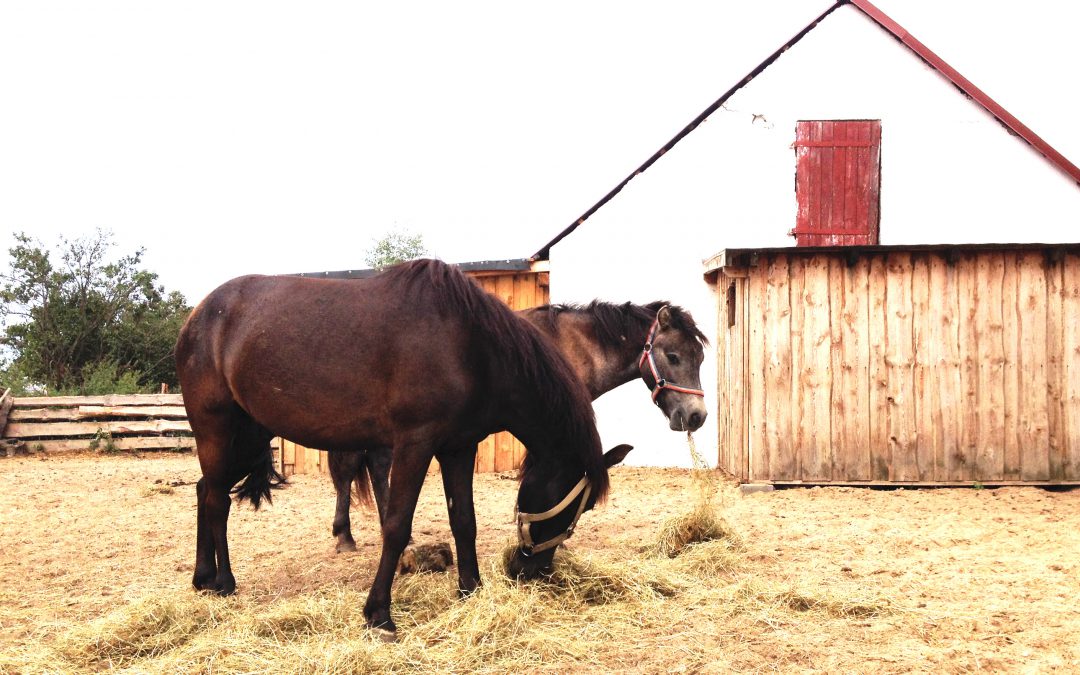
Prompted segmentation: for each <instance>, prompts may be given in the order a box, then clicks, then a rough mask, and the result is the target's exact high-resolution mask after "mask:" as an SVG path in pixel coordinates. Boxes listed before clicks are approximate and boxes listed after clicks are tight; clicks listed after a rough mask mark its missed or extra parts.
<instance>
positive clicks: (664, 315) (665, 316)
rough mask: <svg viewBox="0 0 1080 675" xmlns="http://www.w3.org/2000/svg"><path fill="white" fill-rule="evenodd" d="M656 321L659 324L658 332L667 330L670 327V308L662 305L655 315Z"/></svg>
mask: <svg viewBox="0 0 1080 675" xmlns="http://www.w3.org/2000/svg"><path fill="white" fill-rule="evenodd" d="M656 321H657V323H659V324H660V330H667V329H668V327H670V326H671V307H668V306H667V305H664V306H663V307H661V308H660V311H659V312H657V313H656Z"/></svg>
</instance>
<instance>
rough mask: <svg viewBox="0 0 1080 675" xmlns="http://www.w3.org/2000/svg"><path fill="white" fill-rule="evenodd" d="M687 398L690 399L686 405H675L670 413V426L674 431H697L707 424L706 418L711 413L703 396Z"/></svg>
mask: <svg viewBox="0 0 1080 675" xmlns="http://www.w3.org/2000/svg"><path fill="white" fill-rule="evenodd" d="M686 398H687V399H689V400H687V402H686V404H685V405H678V406H675V407H674V408H673V409H672V410H671V413H670V414H669V415H668V426H669V427H671V430H672V431H697V430H698V429H700V428H701V425H702V424H705V418H706V417H708V415H709V411H708V410H706V409H705V403H704V402H703V401H702V400H701V398H699V397H697V396H694V397H690V396H687V397H686Z"/></svg>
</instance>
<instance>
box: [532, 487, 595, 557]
mask: <svg viewBox="0 0 1080 675" xmlns="http://www.w3.org/2000/svg"><path fill="white" fill-rule="evenodd" d="M582 493H584V494H582ZM591 493H592V484H591V483H590V482H589V477H588V476H582V477H581V480H579V481H578V482H577V485H575V486H574V487H573V489H572V490H570V494H568V495H566V497H564V498H563V500H562V501H561V502H559V503H558V504H556V505H555V506H552V507H551V508H550V509H548V510H547V511H544V512H543V513H522V512H521V511H518V512H517V529H518V539H519V540H520V541H521V551H522V553H524V554H525V555H532V554H534V553H539V552H541V551H546V550H548V549H549V548H555V547H556V546H558V545H559V544H561V543H563V542H564V541H566V540H567V539H569V538H570V535H572V534H573V533H574V528H575V527H576V526H577V521H578V519H579V518H581V514H582V513H584V512H585V504H586V502H588V501H589V494H591ZM578 495H581V503H580V504H578V508H577V513H575V514H574V519H573V520H571V521H570V527H568V528H566V531H565V532H562V533H561V534H558V535H556V536H554V537H552V538H551V539H548V540H547V541H544V542H541V543H539V544H537V543H534V542H533V540H532V534H531V533H530V532H529V525H530V524H532V523H539V522H541V521H544V520H549V519H551V518H554V517H555V516H557V515H559V514H560V513H562V512H563V510H564V509H565V508H566V507H568V506H570V503H571V502H573V501H574V499H575V498H576V497H577V496H578Z"/></svg>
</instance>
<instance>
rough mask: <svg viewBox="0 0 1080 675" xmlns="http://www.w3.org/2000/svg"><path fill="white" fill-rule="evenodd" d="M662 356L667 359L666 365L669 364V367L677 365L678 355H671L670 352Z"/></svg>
mask: <svg viewBox="0 0 1080 675" xmlns="http://www.w3.org/2000/svg"><path fill="white" fill-rule="evenodd" d="M664 356H666V357H667V360H668V363H670V364H671V365H673V366H677V365H679V355H678V354H672V353H671V352H668V353H667V354H664Z"/></svg>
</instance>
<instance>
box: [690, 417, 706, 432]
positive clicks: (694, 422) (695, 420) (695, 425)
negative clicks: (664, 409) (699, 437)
mask: <svg viewBox="0 0 1080 675" xmlns="http://www.w3.org/2000/svg"><path fill="white" fill-rule="evenodd" d="M704 421H705V416H704V415H702V414H701V413H691V415H690V428H691V429H700V428H701V425H702V423H703V422H704Z"/></svg>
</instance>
